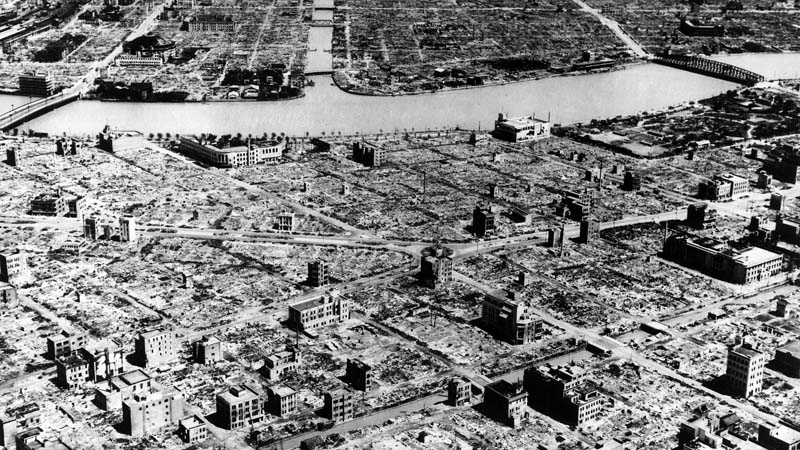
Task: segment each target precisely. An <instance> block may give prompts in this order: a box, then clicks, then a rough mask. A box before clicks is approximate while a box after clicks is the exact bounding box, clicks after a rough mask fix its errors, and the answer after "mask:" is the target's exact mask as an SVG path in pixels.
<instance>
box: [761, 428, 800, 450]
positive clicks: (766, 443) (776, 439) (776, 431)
mask: <svg viewBox="0 0 800 450" xmlns="http://www.w3.org/2000/svg"><path fill="white" fill-rule="evenodd" d="M758 444H759V445H761V446H763V447H764V448H766V449H767V450H797V449H798V448H800V431H797V430H795V429H794V428H789V427H787V426H785V425H780V424H769V423H768V424H761V425H759V426H758Z"/></svg>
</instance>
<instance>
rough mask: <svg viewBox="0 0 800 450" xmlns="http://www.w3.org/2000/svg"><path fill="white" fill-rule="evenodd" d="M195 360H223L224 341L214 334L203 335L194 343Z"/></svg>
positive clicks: (205, 361) (199, 361)
mask: <svg viewBox="0 0 800 450" xmlns="http://www.w3.org/2000/svg"><path fill="white" fill-rule="evenodd" d="M192 347H193V350H194V355H193V356H194V360H195V361H197V362H198V363H200V364H214V363H215V362H217V361H222V342H220V340H219V339H217V338H216V337H214V336H203V337H202V338H201V339H200V340H199V341H197V342H195V343H194V344H193V346H192Z"/></svg>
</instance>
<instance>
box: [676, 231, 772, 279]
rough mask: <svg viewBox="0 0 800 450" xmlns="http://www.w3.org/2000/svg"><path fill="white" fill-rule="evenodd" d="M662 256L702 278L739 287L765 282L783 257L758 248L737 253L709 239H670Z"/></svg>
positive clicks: (721, 243) (677, 237)
mask: <svg viewBox="0 0 800 450" xmlns="http://www.w3.org/2000/svg"><path fill="white" fill-rule="evenodd" d="M663 255H664V257H665V258H667V259H669V260H671V261H675V262H677V263H678V264H681V265H684V266H687V267H690V268H692V269H696V270H699V271H701V272H703V273H705V274H706V275H710V276H712V277H714V278H719V279H720V280H724V281H728V282H730V283H739V284H750V283H755V282H758V281H761V280H766V279H768V278H770V277H772V276H774V275H777V274H779V273H780V272H781V269H782V267H783V256H781V255H779V254H777V253H773V252H770V251H768V250H764V249H762V248H759V247H750V248H747V249H744V250H737V249H733V248H729V247H728V246H727V245H726V244H725V243H723V242H722V241H719V240H716V239H712V238H701V239H690V238H688V237H686V236H676V235H673V236H670V237H668V238H667V239H666V241H665V242H664V251H663Z"/></svg>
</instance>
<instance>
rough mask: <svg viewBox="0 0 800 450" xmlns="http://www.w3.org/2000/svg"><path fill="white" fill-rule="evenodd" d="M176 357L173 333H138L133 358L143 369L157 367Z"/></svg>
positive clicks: (167, 331)
mask: <svg viewBox="0 0 800 450" xmlns="http://www.w3.org/2000/svg"><path fill="white" fill-rule="evenodd" d="M177 357H178V342H177V339H176V338H175V332H174V331H172V330H169V329H163V330H150V331H146V332H144V333H139V335H138V336H136V340H135V341H134V358H136V360H137V361H138V362H140V363H141V364H143V366H144V367H151V366H158V365H161V364H165V363H168V362H170V361H172V360H174V359H175V358H177Z"/></svg>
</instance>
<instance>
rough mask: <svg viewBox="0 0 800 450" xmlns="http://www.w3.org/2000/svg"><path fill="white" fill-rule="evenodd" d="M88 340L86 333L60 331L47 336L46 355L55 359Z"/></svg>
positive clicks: (79, 346) (68, 353)
mask: <svg viewBox="0 0 800 450" xmlns="http://www.w3.org/2000/svg"><path fill="white" fill-rule="evenodd" d="M87 342H88V334H86V333H69V332H67V331H63V330H62V331H61V333H59V334H54V335H52V336H50V337H48V338H47V357H48V358H49V359H52V360H55V359H57V358H62V357H65V356H68V355H70V354H71V353H72V352H74V351H77V350H78V349H79V348H81V347H85V346H86V344H87Z"/></svg>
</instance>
